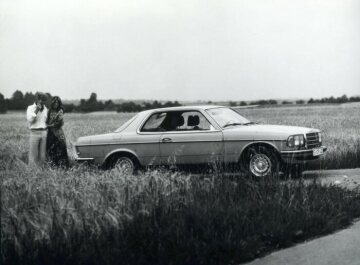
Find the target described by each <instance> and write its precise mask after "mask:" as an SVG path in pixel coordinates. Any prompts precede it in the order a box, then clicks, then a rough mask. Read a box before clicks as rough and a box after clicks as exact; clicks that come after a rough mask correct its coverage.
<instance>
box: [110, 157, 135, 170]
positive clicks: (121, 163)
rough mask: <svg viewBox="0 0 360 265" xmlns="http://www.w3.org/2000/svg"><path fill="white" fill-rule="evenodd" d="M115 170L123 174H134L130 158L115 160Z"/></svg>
mask: <svg viewBox="0 0 360 265" xmlns="http://www.w3.org/2000/svg"><path fill="white" fill-rule="evenodd" d="M115 168H116V169H117V170H119V171H120V172H121V173H123V174H132V173H133V172H134V163H133V162H132V161H131V159H130V158H127V157H121V158H119V159H118V160H117V162H116V165H115Z"/></svg>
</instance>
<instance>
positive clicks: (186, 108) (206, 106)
mask: <svg viewBox="0 0 360 265" xmlns="http://www.w3.org/2000/svg"><path fill="white" fill-rule="evenodd" d="M213 108H227V107H226V106H217V105H196V106H179V107H165V108H158V109H150V110H146V111H144V112H157V111H177V110H178V111H184V110H206V109H213Z"/></svg>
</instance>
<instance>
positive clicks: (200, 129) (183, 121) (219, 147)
mask: <svg viewBox="0 0 360 265" xmlns="http://www.w3.org/2000/svg"><path fill="white" fill-rule="evenodd" d="M177 115H178V117H180V118H179V120H178V123H177V126H176V128H173V127H170V128H165V130H166V131H165V132H163V134H162V135H161V137H160V155H161V161H162V163H163V164H168V165H171V164H198V163H212V162H217V161H222V153H223V135H222V132H221V131H220V130H218V129H216V127H215V126H213V125H212V124H211V123H210V122H209V120H208V119H206V118H205V116H204V115H203V114H202V113H201V112H199V111H182V112H179V111H178V112H177ZM168 116H171V113H168ZM194 121H195V122H194ZM175 123H176V122H175Z"/></svg>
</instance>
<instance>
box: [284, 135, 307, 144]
mask: <svg viewBox="0 0 360 265" xmlns="http://www.w3.org/2000/svg"><path fill="white" fill-rule="evenodd" d="M286 144H287V146H288V147H300V146H305V137H304V135H303V134H297V135H291V136H289V138H288V139H287V142H286Z"/></svg>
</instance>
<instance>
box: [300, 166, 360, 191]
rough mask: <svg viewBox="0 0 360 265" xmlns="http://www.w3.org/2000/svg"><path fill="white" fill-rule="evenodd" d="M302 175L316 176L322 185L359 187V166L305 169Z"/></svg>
mask: <svg viewBox="0 0 360 265" xmlns="http://www.w3.org/2000/svg"><path fill="white" fill-rule="evenodd" d="M303 177H304V178H306V179H312V178H317V179H318V180H319V181H320V182H321V183H322V184H324V185H339V186H341V187H345V188H349V189H360V168H354V169H339V170H314V171H305V172H304V173H303Z"/></svg>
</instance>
